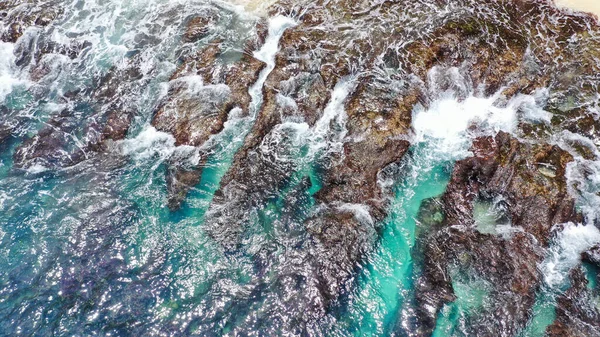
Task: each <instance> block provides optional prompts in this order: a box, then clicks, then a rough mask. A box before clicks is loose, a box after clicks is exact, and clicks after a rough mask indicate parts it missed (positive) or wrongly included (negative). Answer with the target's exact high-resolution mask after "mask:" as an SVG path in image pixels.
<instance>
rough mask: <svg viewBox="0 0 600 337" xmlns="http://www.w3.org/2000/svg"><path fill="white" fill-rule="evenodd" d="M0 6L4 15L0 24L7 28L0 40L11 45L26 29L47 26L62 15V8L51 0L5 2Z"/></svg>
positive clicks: (14, 0)
mask: <svg viewBox="0 0 600 337" xmlns="http://www.w3.org/2000/svg"><path fill="white" fill-rule="evenodd" d="M0 6H1V7H0V11H2V12H3V13H5V15H4V16H3V17H1V18H0V20H1V21H0V22H2V24H3V25H5V27H8V29H6V30H5V31H4V34H2V36H0V40H1V41H4V42H12V43H15V42H17V40H18V39H19V38H20V37H21V36H23V33H24V32H25V30H26V29H27V28H29V27H31V26H38V27H45V26H48V25H49V24H50V23H52V22H53V21H54V20H56V19H57V18H58V17H59V16H60V15H62V13H63V9H62V7H61V6H60V5H59V4H58V3H57V2H56V1H52V0H42V1H32V0H26V1H20V0H7V1H4V2H3V3H2V4H0Z"/></svg>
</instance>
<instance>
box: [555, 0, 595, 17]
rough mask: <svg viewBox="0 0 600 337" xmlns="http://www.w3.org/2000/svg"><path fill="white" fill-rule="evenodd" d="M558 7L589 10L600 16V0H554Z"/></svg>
mask: <svg viewBox="0 0 600 337" xmlns="http://www.w3.org/2000/svg"><path fill="white" fill-rule="evenodd" d="M554 2H555V3H556V5H557V6H558V7H567V8H571V9H574V10H577V11H582V12H589V13H593V14H596V16H597V17H600V0H554Z"/></svg>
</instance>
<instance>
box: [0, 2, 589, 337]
mask: <svg viewBox="0 0 600 337" xmlns="http://www.w3.org/2000/svg"><path fill="white" fill-rule="evenodd" d="M232 3H233V5H232ZM232 3H231V2H230V3H226V2H209V1H183V0H181V1H166V0H148V1H131V2H121V1H117V0H110V1H100V0H98V1H88V2H81V1H67V0H65V1H62V2H60V5H61V7H62V8H63V10H64V14H63V15H62V16H61V18H60V20H59V21H57V22H55V23H53V24H52V25H50V26H49V27H46V28H39V27H31V28H29V29H27V30H26V31H25V34H24V36H23V37H22V38H21V39H20V40H18V41H17V42H16V43H15V44H13V43H0V107H2V108H3V110H0V111H2V114H3V115H2V119H1V120H0V121H1V122H2V124H3V125H10V126H11V127H12V128H13V129H14V130H15V131H14V132H13V134H12V136H11V137H10V138H9V140H8V141H6V142H4V143H2V144H0V270H1V272H0V335H6V336H9V335H36V336H47V335H58V336H63V335H64V336H67V335H68V336H71V335H81V336H87V335H90V336H91V335H107V336H109V335H117V336H151V335H152V336H172V335H198V336H220V335H232V336H233V335H256V336H260V335H273V336H274V335H283V334H284V333H288V334H290V335H294V334H296V335H298V334H299V333H298V331H292V332H290V331H289V330H285V329H283V328H280V326H279V325H280V324H283V323H286V324H289V320H290V319H291V318H290V317H294V315H298V313H296V312H294V313H293V314H292V313H288V312H286V310H289V309H290V307H293V303H295V302H294V301H296V299H295V298H288V297H286V296H288V295H289V294H290V293H292V294H294V293H301V292H303V291H304V289H292V290H289V289H283V290H282V289H281V288H284V287H285V286H288V285H289V284H286V283H285V282H283V281H280V275H287V274H286V273H287V272H288V268H291V269H294V268H297V269H298V270H300V272H298V273H302V272H306V270H308V268H306V267H305V265H306V263H307V262H306V261H305V260H303V259H305V258H306V254H307V253H306V251H307V250H309V248H307V247H308V246H309V245H310V237H309V235H308V234H307V233H306V229H304V228H303V227H302V223H303V222H304V221H305V220H306V219H307V218H309V217H310V216H312V215H313V214H314V213H315V210H316V209H317V208H318V205H316V203H315V199H314V197H313V196H314V194H315V193H317V192H318V191H319V189H320V188H321V187H322V186H321V183H322V181H321V177H320V170H321V168H322V167H321V166H322V165H323V163H322V162H323V161H324V159H327V158H329V157H334V156H335V155H339V154H340V153H343V143H344V142H345V141H348V140H347V139H346V134H347V130H346V128H345V124H346V122H347V115H346V112H345V111H344V104H345V103H346V102H347V100H348V99H349V96H350V95H351V94H352V92H353V90H355V88H356V77H357V74H352V75H350V76H347V77H345V78H344V79H343V80H342V81H340V82H338V83H337V84H336V85H335V87H334V88H333V90H332V91H331V92H330V93H329V94H330V95H331V98H330V100H329V103H328V104H327V105H326V107H325V108H324V110H323V111H322V114H321V116H320V118H319V119H318V120H317V121H316V122H315V123H314V125H309V124H308V123H306V122H305V121H301V120H285V121H283V122H282V123H281V124H278V125H277V127H275V128H274V129H273V130H272V131H271V133H269V135H268V137H265V139H264V140H263V142H262V143H261V145H260V150H261V154H263V155H264V156H273V157H274V158H276V159H275V160H276V161H277V162H284V163H289V165H290V166H289V167H293V170H292V173H291V174H290V178H289V181H288V182H287V184H286V186H285V187H284V188H282V189H281V190H280V191H279V192H280V194H279V195H275V196H272V197H270V198H269V199H268V202H267V204H266V205H262V206H261V207H255V208H254V209H253V210H252V212H251V214H248V215H247V217H248V219H249V220H248V225H247V226H246V228H245V229H244V233H243V234H242V235H241V248H239V249H237V250H234V251H230V250H225V249H223V247H222V245H221V244H220V243H219V242H217V241H216V240H215V239H214V236H211V235H209V234H208V233H207V232H206V231H205V230H204V229H205V228H204V227H205V225H206V213H207V212H208V211H209V208H210V205H211V202H212V200H213V196H214V194H215V192H216V191H217V190H218V189H219V184H220V181H221V179H222V178H223V176H224V175H225V174H226V173H227V172H228V170H229V169H230V165H231V163H232V161H233V158H234V156H235V154H236V152H237V151H238V150H239V149H240V147H241V146H242V144H243V142H244V139H245V137H246V136H247V135H248V133H249V132H250V131H251V128H252V126H253V123H254V122H255V119H256V118H257V114H258V113H259V112H260V108H261V106H262V104H263V89H264V86H265V83H266V81H267V79H268V76H269V75H270V73H271V72H272V71H273V69H274V67H275V62H276V56H277V53H278V52H280V51H279V49H278V48H279V42H280V39H281V38H282V35H283V34H284V32H285V30H286V29H287V28H291V27H294V26H295V25H296V24H297V23H298V21H297V18H296V17H285V16H276V17H271V18H269V19H268V20H267V25H268V33H267V36H266V39H265V41H264V43H263V45H262V46H261V47H260V48H258V49H257V50H254V51H252V53H253V56H254V57H256V58H257V59H259V60H261V61H263V62H264V63H265V64H266V67H265V68H264V69H263V70H262V71H261V73H260V74H259V76H258V80H257V81H256V82H255V83H254V85H253V86H251V87H250V88H249V94H250V96H251V99H252V100H251V102H250V107H249V109H250V111H248V112H247V113H246V114H244V113H242V111H240V109H233V110H231V111H230V113H229V118H228V120H227V122H226V123H225V125H224V127H223V130H222V131H221V132H220V133H218V134H216V135H214V136H213V137H212V138H211V139H210V140H209V141H208V142H207V144H205V145H204V148H202V149H198V148H194V147H191V146H185V145H177V143H176V140H175V138H174V137H173V136H172V135H170V134H168V133H165V132H161V131H157V130H156V128H154V127H153V126H151V124H150V121H151V120H152V116H153V113H154V111H156V109H157V107H158V106H159V105H160V102H161V100H162V99H164V97H165V96H166V95H167V93H168V88H169V85H170V83H169V77H170V76H171V74H172V73H173V72H174V71H175V69H176V67H177V64H178V60H179V58H180V56H181V55H182V54H184V53H185V52H186V51H188V50H189V49H193V48H200V47H202V46H204V45H206V43H207V42H208V41H209V40H211V39H213V38H219V39H222V40H223V41H224V44H225V45H226V46H227V51H228V52H230V53H231V54H232V55H233V56H232V59H235V58H236V57H239V56H240V55H241V54H242V53H244V52H248V51H245V50H244V49H243V48H244V41H246V40H247V39H248V38H249V36H250V35H251V34H252V32H253V29H254V25H255V23H256V21H257V20H260V18H261V17H266V16H267V11H266V10H265V9H266V8H267V7H268V4H269V3H267V2H258V1H233V2H232ZM202 11H218V13H219V15H220V17H219V20H218V22H216V23H215V24H214V27H213V29H212V30H211V32H210V36H209V37H207V38H205V39H203V40H201V41H200V42H197V44H196V45H183V46H182V44H181V43H180V41H179V39H180V38H179V36H180V35H181V32H182V30H183V28H184V25H185V22H186V21H187V19H188V17H189V16H190V15H191V14H192V13H196V12H202ZM3 29H6V27H3ZM42 38H47V39H50V40H52V41H56V42H61V43H64V44H69V43H72V42H73V41H77V40H79V41H89V42H91V45H90V46H88V47H87V48H85V49H84V50H83V52H82V53H81V54H80V55H78V56H77V57H75V58H73V59H70V58H69V57H66V56H64V55H59V54H57V53H49V54H46V55H44V56H43V58H42V59H41V60H36V61H35V62H34V61H31V62H30V63H29V64H26V65H23V66H16V65H15V61H16V56H15V51H16V50H17V49H18V48H20V47H23V45H26V44H27V43H28V41H35V40H36V39H42ZM134 59H135V60H138V61H139V63H140V64H141V66H140V69H141V76H139V77H138V78H136V79H134V80H130V81H129V82H130V83H128V84H127V86H126V87H125V90H124V92H123V93H122V94H121V95H118V97H119V104H122V106H124V107H127V108H128V109H131V110H132V111H134V112H135V113H134V115H133V122H132V127H131V128H130V130H129V132H128V135H127V137H126V139H124V140H119V141H114V142H112V141H111V142H109V144H108V145H107V146H108V148H107V150H106V151H104V152H102V153H99V154H95V153H86V152H85V151H83V150H82V152H83V154H81V156H82V157H83V160H81V162H79V163H77V164H75V165H72V166H69V165H65V166H61V165H58V164H56V162H54V161H45V162H44V161H32V162H30V163H27V165H25V166H24V167H23V168H18V167H15V165H14V162H13V154H14V153H15V151H17V148H18V147H19V146H20V145H21V144H23V142H25V141H26V139H28V138H30V137H33V136H34V135H35V134H36V133H37V131H38V130H40V129H41V128H42V127H44V126H46V125H52V124H51V121H52V119H53V118H56V116H60V114H61V113H62V112H63V111H68V112H69V113H70V114H71V115H72V116H74V118H72V119H69V123H72V124H73V125H72V127H71V128H70V129H68V131H64V132H63V130H61V136H62V137H63V138H61V141H63V142H64V148H65V153H66V154H64V153H60V154H57V157H60V158H62V159H60V160H66V161H69V160H75V159H74V158H71V157H70V156H72V154H73V153H79V152H78V149H83V148H85V146H83V144H85V142H86V141H88V140H89V138H92V137H94V135H93V134H91V133H86V132H84V131H85V130H87V127H88V126H89V125H92V124H93V123H94V122H96V120H100V117H99V116H100V115H101V112H100V111H102V109H103V108H106V107H108V106H109V105H110V104H112V103H114V102H103V101H101V102H100V103H98V102H97V101H95V100H94V98H93V97H90V96H89V95H87V94H85V89H86V88H88V87H90V86H93V83H97V82H99V81H100V79H101V78H103V77H104V76H105V75H106V74H108V73H110V72H112V71H115V69H116V70H124V69H127V67H128V64H129V62H132V60H134ZM43 63H47V64H49V65H51V67H49V70H48V72H47V74H45V75H44V76H43V77H42V78H41V80H39V81H34V80H33V79H32V78H31V75H30V71H32V69H34V68H35V67H36V66H38V65H40V64H43ZM441 73H443V74H441ZM440 76H442V77H444V78H446V77H450V78H452V79H453V81H455V82H454V84H455V85H456V86H455V87H456V88H458V89H454V90H441V89H440V88H441V87H442V86H443V85H441V84H440V83H437V82H436V78H438V77H440ZM429 77H430V83H426V84H425V85H426V86H428V88H429V91H430V92H431V93H432V94H431V95H430V96H431V97H428V99H430V102H429V104H428V105H427V106H423V105H420V104H419V105H417V106H416V107H415V108H414V111H413V125H412V128H413V129H412V132H413V134H412V135H411V137H410V138H411V139H410V141H411V144H412V145H411V147H410V149H409V152H408V154H407V155H406V156H405V157H404V158H403V159H402V160H401V161H400V162H398V163H394V165H393V167H392V168H390V170H391V171H393V172H392V173H393V174H390V175H389V177H381V180H380V181H379V183H380V185H381V186H383V187H384V188H386V189H389V190H391V191H392V193H391V194H392V195H393V197H392V200H390V206H389V214H388V215H387V217H386V219H385V220H384V221H383V223H381V224H374V223H373V219H372V218H371V215H370V214H369V211H368V209H367V210H365V207H366V206H364V205H359V204H345V205H340V206H339V207H341V208H344V209H347V210H350V211H351V212H353V213H354V214H355V216H356V218H359V219H360V220H361V223H364V224H366V225H365V227H368V229H367V230H368V231H374V232H377V233H378V236H377V242H376V244H375V245H374V249H373V250H372V251H370V252H367V253H366V256H365V258H364V259H363V260H362V261H361V262H360V263H359V264H358V265H357V266H356V268H355V270H353V271H352V275H354V276H353V277H352V279H351V280H349V281H348V282H347V283H348V284H349V285H348V287H347V288H344V289H347V290H345V291H344V292H343V293H342V294H341V295H340V299H336V300H335V301H333V303H332V304H331V305H330V306H329V307H328V308H327V311H326V312H325V313H324V314H323V315H322V317H318V318H315V319H314V322H313V324H314V325H313V326H309V332H308V333H309V334H310V335H325V336H350V335H353V336H388V335H402V333H403V332H405V331H407V330H410V324H412V323H411V319H412V317H411V315H413V314H414V303H413V302H414V289H413V286H414V282H416V279H417V278H418V277H419V273H420V268H421V266H420V263H422V257H421V256H419V255H418V253H419V250H418V249H419V240H420V235H424V234H423V233H424V232H426V230H427V224H426V223H425V220H424V219H423V218H422V217H423V214H420V210H421V207H422V205H423V204H424V203H426V202H428V201H431V200H435V198H436V197H439V196H441V195H442V194H443V192H444V190H445V188H446V185H447V183H448V181H449V179H450V174H451V172H452V169H453V166H454V163H455V162H456V161H457V160H460V159H463V158H466V157H467V156H469V155H470V152H469V148H470V145H471V142H472V140H473V139H474V138H475V137H477V136H481V135H494V134H496V133H497V132H499V131H506V132H515V130H516V128H517V125H518V122H519V121H522V120H528V121H532V120H533V121H541V122H544V121H545V120H546V122H547V119H548V116H547V114H548V113H547V112H546V111H544V110H543V106H541V104H538V102H539V101H540V97H538V96H543V95H544V92H539V93H537V94H539V95H537V94H536V95H533V96H530V95H517V96H515V97H513V98H512V99H510V100H508V101H503V100H502V98H501V97H500V94H499V93H498V94H496V95H491V96H486V95H483V94H481V93H479V92H478V91H477V90H474V89H472V88H470V87H468V85H466V84H465V83H467V82H468V81H467V80H466V79H464V78H462V77H461V75H460V71H459V69H457V68H451V69H441V68H434V69H432V70H431V71H430V76H429ZM185 80H186V81H190V83H191V85H190V87H191V88H193V89H194V90H192V91H193V93H192V94H194V95H201V94H203V90H216V91H218V90H219V88H214V87H211V88H207V86H205V85H204V83H202V80H201V79H200V80H199V79H198V78H195V77H190V78H187V79H185ZM196 89H197V90H196ZM221 89H223V90H228V89H227V88H221ZM80 90H82V91H83V92H84V94H72V93H77V92H80ZM280 99H282V100H285V99H286V98H285V97H283V96H282V97H280ZM288 103H289V102H288ZM596 112H597V111H596ZM474 126H477V130H478V131H477V132H474V131H473V130H474ZM567 136H568V135H557V136H556V137H555V140H554V142H555V143H557V144H560V143H561V142H562V141H563V140H564V139H566V138H567ZM27 150H28V149H27V148H26V149H25V150H22V151H27ZM201 151H206V153H208V159H207V161H206V164H205V165H204V167H203V172H202V177H201V181H200V183H199V184H198V185H196V186H193V187H192V189H191V191H190V193H189V194H188V196H187V199H186V201H185V202H184V204H183V205H182V207H181V209H179V210H177V211H171V210H169V208H168V207H167V205H166V202H165V200H167V188H166V178H165V172H166V170H167V163H168V162H169V161H170V160H174V159H177V160H180V161H181V162H189V163H191V164H197V163H198V162H199V156H200V155H201V154H200V153H201ZM61 156H62V157H61ZM65 156H66V158H67V159H64V158H65ZM58 160H59V159H57V161H58ZM584 165H586V167H587V169H586V170H585V172H582V170H581V169H580V168H581V167H582V166H584ZM287 167H288V166H285V167H284V168H283V169H286V168H287ZM590 170H591V174H590V172H589V171H590ZM599 177H600V164H598V163H597V162H595V161H593V160H589V159H584V158H583V157H581V156H579V157H577V158H576V161H575V164H573V165H572V166H571V167H570V170H569V178H570V180H571V182H577V183H578V189H577V190H574V191H572V192H573V194H574V195H576V196H577V200H578V206H579V208H580V209H581V211H582V212H583V213H584V216H585V224H566V225H565V226H564V228H560V229H559V234H557V237H556V238H555V240H554V241H553V245H552V246H551V247H550V248H549V249H548V251H547V252H546V255H547V256H546V258H545V260H544V262H543V263H542V265H540V270H541V271H542V272H543V274H544V276H545V283H546V284H545V285H544V287H543V289H541V290H540V291H539V292H538V295H537V301H536V307H535V308H534V310H533V313H532V318H531V322H530V323H529V325H528V327H527V329H526V331H524V332H523V335H525V336H539V335H541V334H542V333H543V331H545V329H546V327H547V326H548V325H549V324H551V323H552V321H553V318H554V316H553V315H554V309H555V305H556V303H555V300H556V296H557V295H558V294H560V293H561V291H563V290H564V288H565V287H566V285H565V283H564V282H565V280H566V278H567V276H568V273H569V271H570V270H571V269H572V268H575V267H576V266H577V265H578V264H579V262H580V256H579V255H580V254H581V253H582V252H583V251H584V250H587V249H589V248H590V247H592V246H593V245H595V244H598V243H600V233H599V232H598V230H597V229H596V227H593V226H594V223H595V222H597V221H598V214H597V209H598V207H597V206H598V205H600V204H599V202H600V200H599V199H600V197H598V191H599V190H600V178H599ZM480 211H481V212H482V213H481V217H479V218H478V219H479V221H480V223H479V225H480V228H481V229H480V231H481V232H484V231H488V234H490V235H510V232H511V231H512V230H518V229H515V228H512V227H510V224H506V225H507V226H508V227H510V228H506V227H502V228H501V227H500V226H497V223H496V222H497V221H498V218H499V217H498V216H497V214H495V213H494V214H491V215H490V214H488V213H485V212H492V211H497V210H496V209H494V208H493V207H492V206H490V205H482V206H481V210H480ZM427 215H428V216H431V217H434V218H435V217H436V216H437V215H436V214H427ZM584 225H585V226H584ZM306 273H308V272H306ZM590 274H593V271H590ZM303 276H305V277H306V278H307V279H310V277H311V275H303ZM590 279H591V277H590ZM281 283H283V285H281ZM452 284H453V288H454V291H455V295H456V300H455V301H454V302H452V303H449V304H447V305H446V306H444V308H443V310H442V312H441V314H440V315H439V317H438V320H437V323H436V327H435V332H434V333H433V335H434V336H449V335H459V336H461V335H464V334H465V331H467V330H466V329H465V328H464V324H467V323H466V322H468V317H470V315H473V314H476V313H477V312H478V311H479V310H480V309H481V308H483V307H485V306H486V305H488V303H487V302H486V301H487V298H488V295H489V292H490V290H489V289H490V285H489V284H488V283H487V281H485V280H483V279H479V278H477V277H473V276H472V275H462V274H460V273H459V272H458V271H456V273H453V274H452ZM307 289H308V290H306V291H307V292H309V291H310V290H311V289H313V288H310V287H307ZM282 294H283V295H282ZM305 295H306V296H307V297H310V295H311V294H305ZM286 301H288V302H286ZM298 301H300V300H298ZM290 303H292V305H290ZM299 308H300V309H298V310H301V307H299ZM286 320H287V321H286ZM282 322H283V323H282Z"/></svg>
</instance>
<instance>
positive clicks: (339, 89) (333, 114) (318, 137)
mask: <svg viewBox="0 0 600 337" xmlns="http://www.w3.org/2000/svg"><path fill="white" fill-rule="evenodd" d="M354 84H355V83H354V80H353V78H343V79H341V80H340V81H339V82H338V83H337V84H336V85H335V87H334V88H333V91H332V92H331V98H330V100H329V103H327V106H326V107H325V109H324V110H323V115H322V116H321V118H319V120H317V122H316V123H315V125H314V127H313V128H312V130H311V133H310V137H309V139H310V143H311V145H310V149H309V157H310V156H314V155H315V154H316V153H317V152H318V151H319V150H321V149H322V148H324V147H326V146H332V147H334V151H335V150H338V151H339V150H341V147H342V140H343V139H344V137H345V136H346V134H347V130H346V128H345V124H346V119H347V115H346V110H345V108H344V103H345V102H346V99H347V98H348V95H349V94H350V92H351V91H352V89H353V88H354ZM333 121H335V123H336V124H337V125H339V126H340V127H342V129H341V130H340V132H339V133H338V134H336V135H335V136H334V137H333V139H331V143H328V142H327V141H326V139H327V137H328V136H329V135H330V134H331V123H332V122H333Z"/></svg>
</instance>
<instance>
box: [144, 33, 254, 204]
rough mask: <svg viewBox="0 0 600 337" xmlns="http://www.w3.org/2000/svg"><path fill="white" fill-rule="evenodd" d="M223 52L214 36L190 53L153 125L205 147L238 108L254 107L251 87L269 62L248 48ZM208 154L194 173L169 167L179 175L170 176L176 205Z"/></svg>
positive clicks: (180, 141)
mask: <svg viewBox="0 0 600 337" xmlns="http://www.w3.org/2000/svg"><path fill="white" fill-rule="evenodd" d="M222 52H223V50H222V48H221V43H220V41H213V42H212V43H211V44H209V45H207V46H206V47H204V48H202V49H200V50H199V51H197V52H196V53H194V54H192V55H190V56H188V57H185V58H184V60H183V61H182V63H181V64H180V65H179V67H178V69H177V70H176V71H175V73H174V74H173V75H172V77H171V81H170V88H169V94H168V96H167V98H166V99H165V100H164V102H163V103H162V104H161V106H160V108H159V109H158V111H157V112H156V114H155V115H154V119H153V121H152V125H154V126H155V127H156V128H157V130H159V131H164V132H169V133H171V134H173V136H174V137H175V140H176V144H177V145H189V146H195V147H202V145H204V144H205V143H206V142H207V141H208V140H209V139H210V138H211V137H212V136H213V135H216V134H218V133H219V132H221V131H222V130H223V126H224V123H225V122H226V121H227V119H228V117H229V114H230V113H231V111H232V110H233V109H239V110H240V111H241V113H240V115H241V116H243V115H244V114H247V113H248V111H249V104H250V100H251V98H250V95H249V93H248V88H249V87H250V86H251V85H252V84H253V83H254V82H255V81H256V80H257V78H258V76H259V74H260V71H261V70H262V69H263V67H264V63H263V62H261V61H259V60H257V59H256V58H254V57H253V56H251V55H250V54H243V55H241V58H240V59H239V60H236V61H234V62H233V63H231V61H228V60H227V59H226V58H225V57H224V55H223V54H222ZM205 159H206V156H203V159H202V161H201V162H200V163H199V164H198V165H197V167H196V168H195V169H194V170H195V171H197V172H195V173H192V172H179V170H178V169H174V170H168V173H167V174H168V175H172V174H173V175H175V177H168V178H167V181H168V182H169V183H168V185H169V186H168V190H169V200H168V204H169V207H170V208H171V209H173V210H175V209H178V208H179V206H180V204H181V202H182V201H183V200H184V199H185V196H186V194H187V190H188V189H189V188H190V187H191V186H194V185H196V184H197V183H198V182H199V179H200V176H201V168H202V166H203V164H204V160H205ZM173 166H174V167H176V166H177V164H176V163H173ZM185 170H186V171H187V170H189V169H185ZM178 175H185V176H186V177H188V179H186V183H185V184H181V183H176V182H178V181H179V179H177V177H176V176H178ZM192 176H194V177H195V180H193V179H192Z"/></svg>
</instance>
